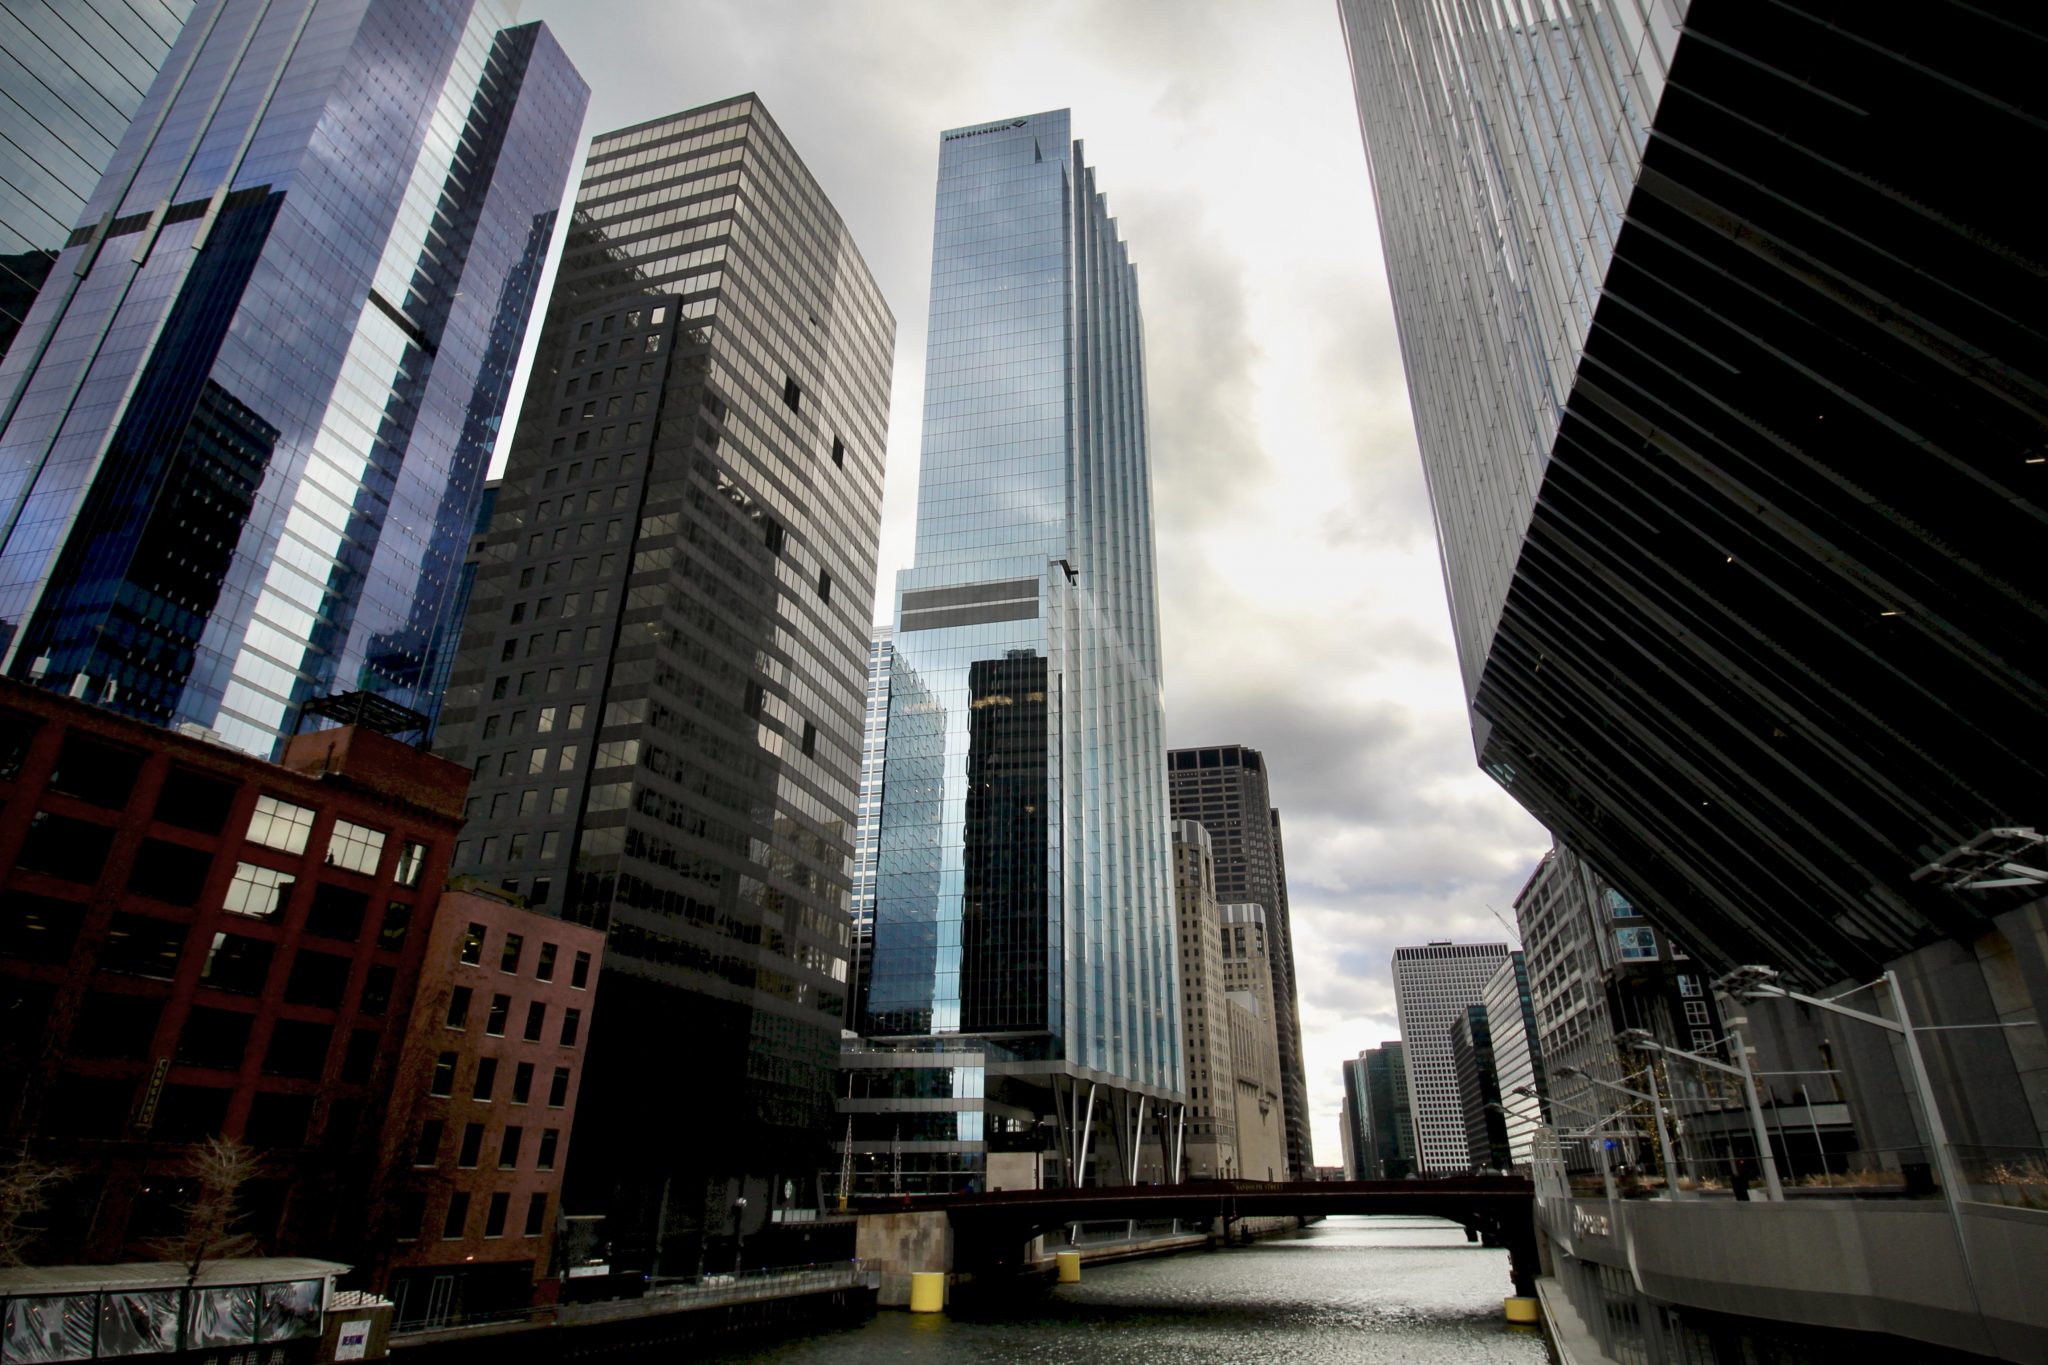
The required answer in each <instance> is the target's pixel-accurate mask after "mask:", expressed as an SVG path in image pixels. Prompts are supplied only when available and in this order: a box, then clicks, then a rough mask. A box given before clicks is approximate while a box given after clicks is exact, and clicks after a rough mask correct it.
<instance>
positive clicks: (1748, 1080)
mask: <svg viewBox="0 0 2048 1365" xmlns="http://www.w3.org/2000/svg"><path fill="white" fill-rule="evenodd" d="M1731 1023H1732V1021H1731ZM1616 1036H1617V1037H1618V1038H1619V1039H1620V1041H1621V1042H1623V1043H1625V1044H1627V1045H1628V1046H1629V1047H1632V1048H1636V1049H1638V1050H1640V1051H1643V1052H1661V1053H1663V1054H1664V1055H1665V1056H1667V1057H1683V1058H1685V1059H1686V1060H1687V1061H1689V1062H1694V1063H1697V1064H1698V1065H1700V1066H1705V1067H1712V1068H1713V1069H1714V1070H1716V1071H1725V1072H1727V1073H1728V1074H1729V1075H1731V1076H1737V1077H1740V1078H1741V1080H1742V1099H1743V1103H1744V1105H1745V1106H1746V1107H1747V1108H1748V1109H1749V1126H1750V1130H1751V1131H1752V1132H1753V1133H1754V1134H1755V1135H1756V1151H1757V1160H1758V1161H1760V1162H1761V1163H1763V1168H1764V1191H1765V1193H1766V1195H1767V1196H1768V1197H1769V1198H1771V1199H1774V1200H1777V1201H1779V1202H1780V1203H1782V1202H1783V1201H1784V1198H1785V1184H1784V1182H1783V1181H1782V1180H1780V1179H1779V1178H1778V1159H1777V1157H1776V1156H1774V1155H1773V1154H1772V1152H1771V1137H1770V1133H1769V1132H1768V1131H1767V1130H1766V1129H1765V1128H1764V1109H1763V1105H1762V1103H1761V1102H1760V1101H1759V1100H1758V1099H1757V1093H1756V1077H1755V1076H1754V1075H1753V1074H1752V1073H1751V1072H1750V1069H1749V1049H1748V1048H1747V1047H1746V1046H1745V1045H1744V1044H1743V1041H1742V1030H1740V1029H1738V1028H1733V1027H1731V1028H1730V1029H1729V1030H1728V1039H1729V1044H1730V1046H1731V1047H1732V1048H1733V1049H1734V1051H1735V1061H1736V1065H1734V1066H1730V1065H1728V1063H1726V1062H1723V1061H1720V1060H1718V1059H1716V1058H1713V1057H1708V1056H1705V1055H1703V1054H1701V1053H1698V1052H1687V1051H1686V1050H1685V1049H1683V1048H1676V1047H1672V1046H1671V1045H1670V1044H1668V1043H1660V1042H1658V1041H1657V1040H1656V1038H1654V1037H1652V1036H1651V1034H1650V1031H1649V1030H1648V1029H1641V1028H1632V1029H1624V1030H1623V1031H1622V1032H1621V1033H1619V1034H1618V1035H1616ZM1655 1079H1656V1077H1655V1073H1654V1072H1653V1073H1652V1074H1651V1080H1652V1083H1653V1084H1654V1083H1655Z"/></svg>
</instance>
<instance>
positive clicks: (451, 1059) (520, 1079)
mask: <svg viewBox="0 0 2048 1365" xmlns="http://www.w3.org/2000/svg"><path fill="white" fill-rule="evenodd" d="M461 1061H462V1059H461V1057H460V1055H459V1054H457V1053H453V1052H443V1053H441V1054H440V1055H438V1056H437V1057H435V1059H434V1077H433V1080H432V1081H431V1082H430V1083H429V1084H428V1086H427V1093H428V1094H430V1095H433V1096H435V1097H436V1098H439V1099H447V1098H449V1097H450V1096H452V1095H454V1093H455V1072H456V1070H457V1068H458V1067H459V1066H460V1065H461ZM533 1078H534V1065H533V1063H532V1062H519V1063H517V1064H515V1065H514V1066H513V1068H512V1103H514V1104H528V1103H531V1102H532V1099H533ZM497 1088H498V1059H497V1058H496V1057H479V1058H477V1061H476V1075H475V1076H474V1077H473V1078H472V1079H471V1082H470V1088H469V1097H470V1098H471V1099H473V1100H483V1101H485V1102H489V1101H490V1100H492V1099H494V1098H495V1097H496V1091H497ZM568 1102H569V1068H568V1067H566V1066H558V1067H556V1068H555V1072H554V1075H553V1076H551V1077H550V1078H549V1080H548V1100H547V1105H548V1108H550V1109H560V1108H561V1107H562V1106H563V1105H565V1104H567V1103H568Z"/></svg>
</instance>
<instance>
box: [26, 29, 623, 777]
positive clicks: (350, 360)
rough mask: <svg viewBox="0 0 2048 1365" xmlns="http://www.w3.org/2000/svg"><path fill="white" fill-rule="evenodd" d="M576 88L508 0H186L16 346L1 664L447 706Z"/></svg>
mask: <svg viewBox="0 0 2048 1365" xmlns="http://www.w3.org/2000/svg"><path fill="white" fill-rule="evenodd" d="M10 50H12V49H11V48H10ZM399 54H403V59H402V60H400V58H399ZM588 94H589V92H588V89H587V87H586V86H585V85H584V83H583V80H582V78H581V77H580V76H578V75H577V73H576V70H575V68H574V67H572V66H571V65H570V64H569V61H568V58H567V57H565V56H564V55H563V54H562V51H561V48H560V47H559V46H557V45H556V43H555V40H554V38H553V37H552V36H551V35H549V34H548V33H547V31H546V30H545V29H544V28H542V27H541V26H540V25H538V24H526V25H521V26H513V25H511V24H510V23H509V21H508V20H507V18H506V16H505V14H504V13H503V11H502V10H500V9H499V8H498V6H497V4H496V3H495V0H452V3H450V4H446V5H435V6H423V5H418V4H414V3H411V0H268V2H266V3H253V2H243V0H209V3H207V4H205V5H202V6H200V7H199V8H197V9H196V10H195V11H194V13H193V16H192V18H191V20H190V22H188V23H187V24H186V25H185V27H184V29H183V31H182V32H181V33H180V35H179V37H178V39H177V42H176V43H175V44H174V45H173V47H172V50H171V53H170V56H169V57H168V58H167V59H166V60H165V62H164V66H163V70H162V73H161V75H160V76H159V77H158V79H157V80H156V81H155V82H154V83H153V84H152V85H151V87H150V93H149V96H148V97H147V99H145V100H144V102H143V104H142V106H141V108H140V110H139V111H138V114H137V117H136V118H135V120H134V121H133V122H132V123H131V124H130V125H129V126H128V130H127V132H126V133H125V134H124V135H123V136H122V138H121V142H120V145H119V148H118V150H117V151H116V152H115V154H114V156H113V158H112V159H111V160H110V161H109V162H108V164H107V169H106V171H105V173H104V174H103V175H102V176H101V178H100V180H99V182H98V185H97V187H96V188H95V189H94V190H93V191H92V194H91V196H90V197H89V199H88V200H87V202H86V204H85V207H84V209H83V211H82V212H80V213H79V214H78V216H77V218H76V221H75V223H73V224H72V227H71V231H70V235H69V236H68V237H66V238H65V239H64V242H63V246H62V250H61V251H60V252H59V253H58V257H57V260H56V262H55V264H54V265H53V266H52V269H51V275H50V278H51V280H53V281H56V282H58V284H57V285H56V286H53V287H46V288H45V289H43V290H42V292H41V293H40V294H39V295H38V296H37V299H36V302H35V305H34V306H33V307H32V308H31V309H30V311H29V313H28V316H27V318H26V319H25V321H24V322H23V324H22V328H21V331H20V333H19V335H18V336H17V337H16V339H15V343H14V345H13V347H12V348H11V349H10V350H9V351H8V353H7V357H6V359H5V360H4V361H0V670H4V672H5V673H6V674H7V675H8V676H9V677H13V678H18V679H25V680H30V681H33V682H36V683H38V684H39V685H41V686H44V687H47V688H50V689H53V690H58V691H65V692H70V693H72V694H73V695H76V696H81V697H83V698H85V699H86V700H89V701H94V702H98V703H100V704H102V705H105V706H108V707H111V708H114V709H116V710H119V711H121V712H123V713H125V714H129V715H133V716H137V717H139V718H142V719H145V720H149V721H152V722H155V723H157V724H161V725H174V724H183V723H188V722H189V723H192V724H197V725H201V726H204V727H206V728H207V729H210V730H212V731H215V732H216V733H218V734H219V735H220V736H221V737H222V739H223V740H224V741H225V742H226V743H229V744H232V745H234V746H235V747H236V748H239V749H244V750H246V751H248V752H250V753H255V754H260V755H263V756H266V757H268V756H270V755H271V754H272V753H273V752H277V751H279V750H280V748H281V744H282V741H283V738H284V737H285V735H286V733H287V731H288V730H289V728H290V726H291V725H292V723H293V722H294V720H295V718H296V716H297V714H298V710H299V707H300V706H301V705H302V704H303V703H305V702H307V701H308V700H312V699H317V698H320V697H325V696H327V695H329V694H330V693H333V692H337V691H342V690H360V691H368V692H371V693H374V694H376V695H379V696H382V697H386V698H388V699H390V700H391V701H393V702H394V703H397V704H399V705H402V706H405V707H408V708H411V709H413V710H416V711H420V712H423V713H426V714H428V715H429V717H431V714H432V712H433V711H434V710H435V709H436V708H437V707H438V705H439V703H440V698H439V697H438V696H437V695H430V694H429V693H428V690H427V688H428V683H429V680H431V679H432V678H434V677H435V676H436V673H437V668H438V661H437V660H436V659H435V658H434V657H432V649H433V645H434V643H435V641H436V640H437V638H439V639H441V640H442V642H443V643H444V644H445V643H447V641H446V639H445V634H444V633H443V632H441V631H440V629H439V627H440V625H441V622H442V620H443V618H444V614H445V612H446V611H447V609H448V607H449V604H450V601H451V598H452V596H453V592H452V590H453V588H454V581H455V578H456V575H457V572H458V569H459V566H460V564H461V562H462V549H463V546H464V545H465V544H466V543H467V542H468V539H469V536H470V532H471V528H472V526H473V525H474V522H475V519H476V506H477V499H478V496H479V493H480V491H481V489H482V485H483V481H484V474H485V470H486V466H487V465H488V463H489V461H490V458H491V452H492V447H493V445H494V444H495V442H496V439H497V433H498V428H499V426H500V421H501V418H502V417H503V415H504V409H505V403H506V399H507V394H508V392H509V390H510V386H511V383H512V374H513V370H514V368H515V367H516V365H517V362H518V357H519V351H520V346H521V343H522V340H523V338H524V336H525V331H526V322H527V317H528V314H529V311H530V309H531V306H532V303H533V297H534V290H535V288H536V285H537V282H538V277H539V272H540V268H541V266H542V264H543V262H544V260H545V257H546V255H547V249H548V244H549V241H550V239H551V237H552V234H553V231H554V224H555V213H556V210H557V206H558V205H559V203H560V201H561V193H562V186H563V182H564V181H565V179H566V177H567V175H568V170H569V165H570V162H571V160H572V159H573V157H574V155H575V139H576V134H577V129H578V128H579V126H580V124H581V121H582V118H583V109H584V105H585V103H586V102H587V99H588Z"/></svg>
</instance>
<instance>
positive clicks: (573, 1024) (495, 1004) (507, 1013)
mask: <svg viewBox="0 0 2048 1365" xmlns="http://www.w3.org/2000/svg"><path fill="white" fill-rule="evenodd" d="M548 946H550V947H552V946H553V945H552V944H550V945H548ZM471 1000H472V992H471V990H470V988H469V987H467V986H457V987H455V989H454V990H452V991H450V992H449V993H448V1016H447V1019H446V1021H445V1022H446V1024H447V1026H448V1027H449V1028H452V1029H455V1030H456V1031H458V1032H460V1031H462V1030H465V1029H467V1028H468V1027H469V1012H470V1004H471ZM547 1014H548V1007H547V1002H546V1001H544V1000H530V1001H528V1002H527V1004H526V1029H525V1033H524V1035H523V1036H524V1037H525V1039H526V1041H527V1042H529V1043H537V1042H539V1041H540V1040H541V1034H542V1033H543V1032H544V1031H545V1030H546V1027H547ZM511 1015H512V997H511V996H509V995H504V994H496V995H493V996H492V997H491V1007H490V1009H489V1011H487V1012H486V1013H485V1015H484V1034H485V1036H487V1037H491V1038H503V1037H504V1036H505V1026H506V1024H507V1022H508V1021H509V1020H510V1018H511ZM582 1028H583V1011H582V1010H580V1009H565V1010H563V1011H562V1035H561V1038H560V1040H559V1041H560V1043H561V1045H562V1046H563V1047H574V1046H576V1040H577V1037H578V1036H579V1034H580V1033H581V1031H582ZM485 1060H489V1059H488V1058H486V1059H485ZM478 1098H479V1099H482V1098H487V1097H486V1096H478Z"/></svg>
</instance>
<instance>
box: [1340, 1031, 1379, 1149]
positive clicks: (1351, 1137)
mask: <svg viewBox="0 0 2048 1365" xmlns="http://www.w3.org/2000/svg"><path fill="white" fill-rule="evenodd" d="M1343 1073H1344V1102H1343V1105H1342V1107H1341V1108H1340V1110H1339V1117H1338V1133H1337V1136H1338V1137H1339V1139H1341V1140H1342V1142H1343V1144H1344V1178H1345V1179H1346V1180H1371V1179H1374V1178H1375V1177H1374V1176H1373V1175H1371V1174H1369V1172H1370V1171H1371V1170H1372V1168H1373V1166H1374V1164H1375V1163H1374V1161H1373V1151H1372V1138H1371V1135H1370V1133H1369V1132H1368V1131H1367V1129H1366V1116H1367V1114H1368V1112H1369V1110H1368V1107H1367V1106H1368V1103H1369V1101H1368V1100H1367V1099H1366V1094H1365V1054H1364V1053H1360V1054H1359V1055H1358V1056H1356V1057H1346V1058H1345V1059H1344V1065H1343Z"/></svg>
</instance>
